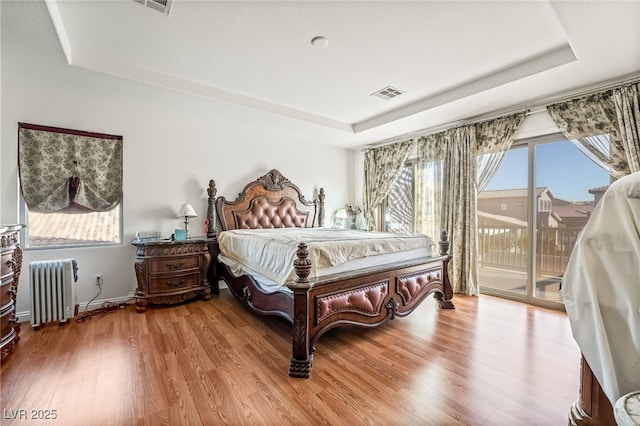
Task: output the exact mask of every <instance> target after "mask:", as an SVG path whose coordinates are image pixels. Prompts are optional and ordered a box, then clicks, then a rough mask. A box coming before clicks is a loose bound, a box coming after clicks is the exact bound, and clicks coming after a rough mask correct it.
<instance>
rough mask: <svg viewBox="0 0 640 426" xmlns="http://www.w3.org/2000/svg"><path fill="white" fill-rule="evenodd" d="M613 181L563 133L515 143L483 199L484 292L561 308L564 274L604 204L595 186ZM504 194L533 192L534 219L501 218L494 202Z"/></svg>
mask: <svg viewBox="0 0 640 426" xmlns="http://www.w3.org/2000/svg"><path fill="white" fill-rule="evenodd" d="M530 167H531V170H530ZM609 179H610V178H609V170H608V169H606V168H603V167H602V166H600V165H598V164H597V163H595V162H594V161H592V160H591V159H590V158H589V157H587V156H586V155H584V153H583V152H581V151H580V150H579V149H578V147H576V145H575V144H574V143H572V142H571V141H568V140H566V139H564V138H563V137H562V136H561V135H558V136H557V137H548V138H544V137H543V138H539V139H532V140H528V141H527V142H523V143H520V144H514V146H513V147H512V148H511V150H510V151H509V152H508V153H507V154H506V156H505V158H504V160H503V162H502V164H501V165H500V168H499V169H498V170H497V172H496V173H495V175H494V176H493V177H492V179H491V181H489V183H488V184H487V186H486V188H485V189H484V190H483V191H482V192H481V193H480V194H479V196H478V237H479V241H478V255H479V260H480V270H479V278H480V286H481V288H482V289H484V292H485V293H486V294H495V295H500V296H506V297H512V298H516V299H522V300H525V301H527V302H531V303H536V304H545V305H549V306H553V307H555V306H560V305H559V304H560V303H561V302H562V296H561V292H560V286H561V280H562V275H563V274H564V271H565V268H566V266H567V262H568V260H569V256H570V255H571V252H572V250H573V246H574V245H575V242H576V239H577V237H578V235H579V233H580V231H581V230H582V228H583V227H584V225H585V224H586V223H587V220H588V219H589V216H590V213H591V212H592V211H593V209H594V208H595V206H596V204H597V202H598V198H597V197H596V196H595V194H594V191H593V189H594V188H596V189H597V188H602V187H606V186H607V185H608V183H609ZM501 192H502V193H504V192H509V193H512V194H519V193H521V192H525V193H526V196H527V199H528V200H529V201H527V206H531V209H530V212H529V213H530V214H527V212H526V210H527V209H526V208H525V209H524V210H525V214H524V215H518V214H517V213H514V214H511V213H509V214H503V215H500V216H497V215H494V214H493V212H492V210H491V209H490V206H491V201H492V200H491V199H492V197H494V196H496V195H497V194H499V193H501ZM496 201H497V200H496Z"/></svg>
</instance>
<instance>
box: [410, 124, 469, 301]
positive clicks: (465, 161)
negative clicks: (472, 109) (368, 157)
mask: <svg viewBox="0 0 640 426" xmlns="http://www.w3.org/2000/svg"><path fill="white" fill-rule="evenodd" d="M418 156H419V159H420V160H421V161H426V162H430V163H437V160H438V159H439V158H441V159H442V161H443V163H444V164H443V167H442V185H441V188H442V202H441V217H440V229H443V230H446V231H447V233H448V234H449V240H450V241H451V255H452V259H451V263H450V270H449V272H450V274H449V277H450V279H451V282H452V285H453V289H454V292H456V293H465V294H467V295H475V294H478V286H477V281H478V248H477V247H478V242H477V240H478V237H477V233H476V202H477V199H476V136H475V126H474V125H468V126H463V127H457V128H454V129H449V130H445V131H444V132H440V133H436V134H433V135H429V136H425V137H422V138H420V140H419V142H418ZM421 202H424V200H422V201H421ZM435 235H439V233H437V234H435Z"/></svg>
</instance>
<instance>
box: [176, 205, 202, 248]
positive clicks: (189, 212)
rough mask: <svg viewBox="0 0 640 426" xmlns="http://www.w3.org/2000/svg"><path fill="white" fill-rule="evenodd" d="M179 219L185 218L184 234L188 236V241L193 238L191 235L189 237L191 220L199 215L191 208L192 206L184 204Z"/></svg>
mask: <svg viewBox="0 0 640 426" xmlns="http://www.w3.org/2000/svg"><path fill="white" fill-rule="evenodd" d="M178 217H179V218H180V217H184V232H185V234H187V239H189V238H191V235H189V219H191V218H192V217H198V213H196V211H195V210H194V209H193V207H191V204H183V205H181V206H180V210H178Z"/></svg>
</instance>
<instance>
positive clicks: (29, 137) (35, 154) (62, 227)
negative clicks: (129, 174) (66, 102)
mask: <svg viewBox="0 0 640 426" xmlns="http://www.w3.org/2000/svg"><path fill="white" fill-rule="evenodd" d="M18 152H19V182H20V195H21V199H22V203H21V204H22V208H21V217H22V220H23V221H24V222H25V223H26V224H27V230H26V232H25V239H26V240H25V247H28V248H55V247H70V246H87V245H91V246H94V245H111V244H121V243H122V220H121V218H122V203H121V200H122V137H121V136H114V135H105V134H98V133H89V132H84V131H77V130H69V129H61V128H56V127H47V126H39V125H33V124H26V123H19V133H18Z"/></svg>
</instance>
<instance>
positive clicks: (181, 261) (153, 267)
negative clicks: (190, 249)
mask: <svg viewBox="0 0 640 426" xmlns="http://www.w3.org/2000/svg"><path fill="white" fill-rule="evenodd" d="M199 268H200V257H198V256H183V257H170V258H161V259H151V260H150V261H149V273H150V274H158V273H163V272H180V271H184V270H188V269H199Z"/></svg>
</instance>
